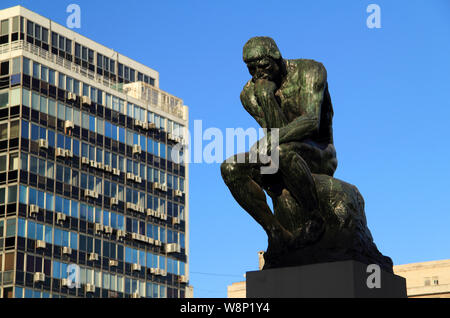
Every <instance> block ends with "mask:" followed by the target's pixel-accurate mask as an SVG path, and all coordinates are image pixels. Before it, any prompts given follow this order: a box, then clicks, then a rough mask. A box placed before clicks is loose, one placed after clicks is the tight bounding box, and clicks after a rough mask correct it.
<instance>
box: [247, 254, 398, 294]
mask: <svg viewBox="0 0 450 318" xmlns="http://www.w3.org/2000/svg"><path fill="white" fill-rule="evenodd" d="M367 270H368V265H366V264H363V263H360V262H357V261H340V262H331V263H319V264H312V265H304V266H294V267H284V268H274V269H267V270H262V271H253V272H247V275H246V280H247V282H246V290H247V291H246V292H247V298H405V297H406V280H405V279H404V278H403V277H401V276H397V275H394V274H391V273H388V272H386V271H383V270H380V271H379V276H378V277H379V283H380V284H379V287H380V288H376V287H377V285H376V284H375V287H374V288H369V287H368V285H370V286H372V285H371V284H370V282H372V283H376V282H377V278H376V274H375V273H374V271H373V270H370V271H369V272H368V271H367ZM368 280H369V284H368Z"/></svg>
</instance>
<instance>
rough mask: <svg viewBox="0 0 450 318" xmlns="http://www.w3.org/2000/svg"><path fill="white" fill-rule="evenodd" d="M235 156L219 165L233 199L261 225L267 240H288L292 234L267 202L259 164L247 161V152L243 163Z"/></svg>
mask: <svg viewBox="0 0 450 318" xmlns="http://www.w3.org/2000/svg"><path fill="white" fill-rule="evenodd" d="M237 156H239V155H235V156H234V161H230V160H227V161H225V162H224V163H222V165H221V167H220V168H221V173H222V178H223V180H224V181H225V184H226V185H227V186H228V188H229V189H230V192H231V194H232V195H233V197H234V199H235V200H236V201H237V202H238V203H239V205H240V206H241V207H242V208H243V209H244V210H245V211H247V213H249V214H250V215H251V216H252V217H253V218H254V219H255V220H256V222H258V223H259V224H260V225H261V226H262V228H263V229H264V230H265V231H266V233H267V236H268V237H269V242H270V241H272V242H280V244H281V242H282V241H284V242H289V241H290V240H291V237H292V235H291V234H290V233H289V232H288V231H287V230H286V229H285V228H284V227H283V226H282V225H281V224H280V222H279V221H278V220H277V218H276V217H275V216H274V214H273V213H272V211H271V210H270V207H269V206H268V204H267V201H266V194H265V193H264V190H263V188H262V186H261V183H262V181H261V176H260V167H261V165H260V164H256V163H247V162H248V153H246V154H245V158H246V161H245V163H237Z"/></svg>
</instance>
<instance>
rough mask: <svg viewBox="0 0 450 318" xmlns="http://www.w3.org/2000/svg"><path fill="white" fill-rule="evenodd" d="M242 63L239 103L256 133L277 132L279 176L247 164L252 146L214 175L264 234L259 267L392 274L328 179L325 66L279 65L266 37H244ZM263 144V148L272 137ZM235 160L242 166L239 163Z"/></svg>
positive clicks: (355, 209) (356, 206)
mask: <svg viewBox="0 0 450 318" xmlns="http://www.w3.org/2000/svg"><path fill="white" fill-rule="evenodd" d="M243 58H244V62H245V63H246V64H247V67H248V70H249V72H250V74H251V75H252V79H251V80H249V81H248V82H247V84H246V85H245V86H244V89H243V90H242V92H241V102H242V105H243V106H244V108H245V109H246V110H247V112H248V113H249V114H250V115H251V116H252V117H253V118H254V119H255V120H256V121H257V122H258V124H259V125H260V126H261V127H262V128H279V139H278V147H277V148H276V150H277V152H278V156H279V169H278V172H276V173H275V174H261V173H260V168H261V166H263V165H266V164H267V163H262V162H260V161H258V162H253V161H251V160H249V159H250V157H252V155H253V152H255V151H257V149H258V145H259V144H261V143H262V141H259V142H258V143H257V144H255V145H254V146H253V147H252V149H251V151H250V152H248V153H245V154H243V155H242V154H238V155H235V156H234V157H233V158H229V159H227V160H226V161H225V162H224V163H223V164H222V166H221V173H222V177H223V179H224V181H225V183H226V185H227V186H228V188H229V189H230V191H231V193H232V195H233V197H234V198H235V199H236V201H237V202H238V203H239V204H240V205H241V207H242V208H244V209H245V210H246V211H247V212H248V213H249V214H250V215H251V216H252V217H253V218H254V219H255V220H256V221H257V222H258V223H259V224H260V225H261V226H262V228H263V229H264V230H265V232H266V233H267V235H268V243H269V245H268V249H267V251H266V252H265V254H264V259H265V266H264V268H265V269H266V268H272V267H282V266H293V265H302V264H311V263H318V262H327V261H337V260H348V259H354V260H359V261H361V262H364V263H367V264H373V263H375V264H379V265H380V266H381V267H382V268H383V269H385V270H387V271H389V272H392V261H391V259H390V258H388V257H385V256H383V255H382V254H381V253H380V252H379V251H378V250H377V248H376V246H375V244H374V243H373V240H372V236H371V234H370V231H369V230H368V228H367V226H366V219H365V214H364V201H363V198H362V196H361V195H360V194H359V191H358V190H357V189H356V187H354V186H352V185H350V184H348V183H345V182H343V181H340V180H338V179H335V178H333V174H334V172H335V170H336V168H337V159H336V151H335V148H334V145H333V130H332V117H333V107H332V103H331V98H330V94H329V92H328V83H327V73H326V70H325V67H324V66H323V65H322V64H321V63H319V62H316V61H314V60H306V59H296V60H286V59H283V58H282V56H281V53H280V51H279V49H278V47H277V45H276V44H275V42H274V40H273V39H271V38H269V37H254V38H251V39H250V40H249V41H248V42H247V43H246V44H245V45H244V50H243ZM266 138H267V141H266V142H267V143H268V144H269V145H270V143H271V134H270V133H269V134H268V135H267V136H266ZM270 151H271V150H270V147H269V149H268V150H267V155H270ZM238 156H243V157H245V158H246V159H247V160H246V162H245V163H239V162H238V160H237V158H238ZM264 191H265V192H266V193H267V194H268V195H269V196H270V197H271V199H272V202H273V207H274V213H272V211H271V209H270V207H269V206H268V204H267V202H266V195H265V192H264Z"/></svg>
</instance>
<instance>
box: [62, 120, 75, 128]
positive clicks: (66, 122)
mask: <svg viewBox="0 0 450 318" xmlns="http://www.w3.org/2000/svg"><path fill="white" fill-rule="evenodd" d="M74 127H75V126H74V124H73V121H71V120H66V121H65V122H64V128H65V129H73V128H74Z"/></svg>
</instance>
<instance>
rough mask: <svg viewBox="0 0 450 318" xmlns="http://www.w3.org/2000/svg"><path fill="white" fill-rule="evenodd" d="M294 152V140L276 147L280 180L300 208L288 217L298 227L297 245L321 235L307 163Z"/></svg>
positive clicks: (315, 195) (309, 155)
mask: <svg viewBox="0 0 450 318" xmlns="http://www.w3.org/2000/svg"><path fill="white" fill-rule="evenodd" d="M298 151H299V147H298V143H286V144H281V145H280V146H279V159H280V160H279V162H280V172H281V175H282V176H283V182H284V184H285V186H286V189H287V190H288V191H289V194H290V195H291V196H292V197H293V198H294V199H295V201H297V203H298V205H299V207H300V208H299V209H292V211H291V213H292V214H293V215H292V219H294V220H295V222H296V223H297V229H298V230H297V232H296V233H294V235H295V236H296V237H297V241H298V244H303V243H307V242H311V241H314V240H316V239H317V238H318V237H319V236H320V235H321V233H322V232H323V228H324V222H323V218H322V216H321V211H320V205H319V199H318V195H317V190H316V185H315V183H314V179H313V176H312V174H311V171H310V168H309V165H308V163H307V162H306V161H305V160H304V159H303V157H302V156H301V155H300V154H299V152H298ZM311 156H312V154H311V153H305V157H306V158H307V160H308V161H309V160H310V159H311ZM319 164H320V163H319Z"/></svg>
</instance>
